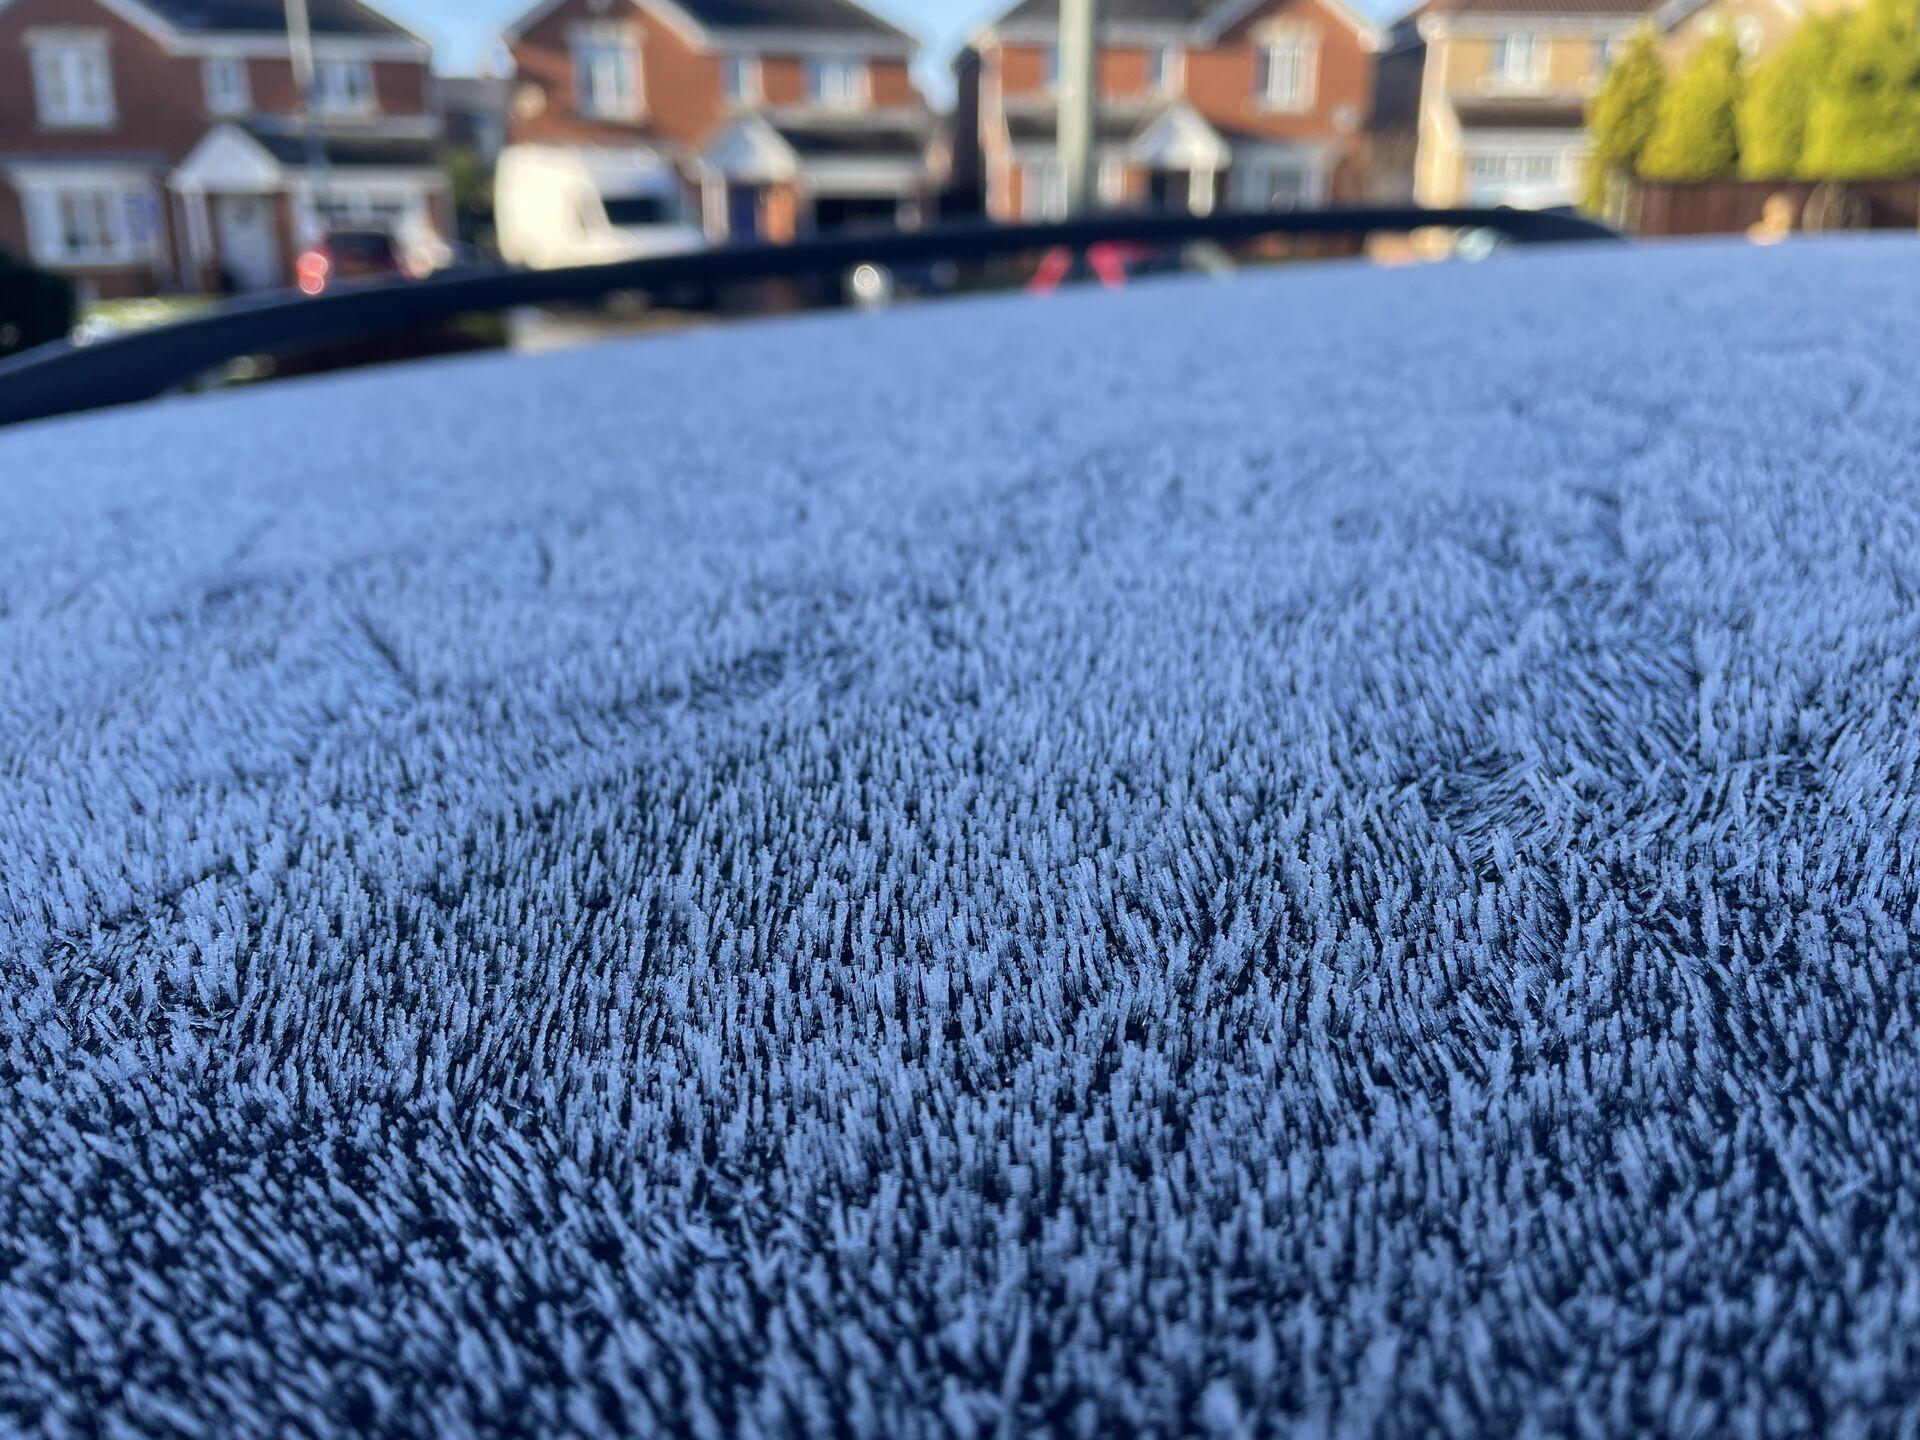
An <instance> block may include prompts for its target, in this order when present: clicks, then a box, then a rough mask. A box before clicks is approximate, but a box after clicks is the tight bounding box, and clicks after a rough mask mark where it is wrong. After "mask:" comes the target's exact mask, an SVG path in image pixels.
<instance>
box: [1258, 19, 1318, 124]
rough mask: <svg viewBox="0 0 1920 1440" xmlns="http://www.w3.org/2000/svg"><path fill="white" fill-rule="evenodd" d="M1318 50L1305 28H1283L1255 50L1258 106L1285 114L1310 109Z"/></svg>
mask: <svg viewBox="0 0 1920 1440" xmlns="http://www.w3.org/2000/svg"><path fill="white" fill-rule="evenodd" d="M1319 51H1320V47H1319V46H1318V45H1317V44H1316V43H1315V41H1314V38H1313V36H1312V35H1310V34H1308V33H1307V32H1306V31H1304V30H1288V31H1283V32H1281V33H1280V34H1277V35H1274V36H1272V37H1271V38H1269V39H1268V40H1267V41H1266V43H1265V44H1263V45H1262V46H1261V47H1260V49H1258V50H1257V51H1255V52H1254V67H1253V93H1254V99H1255V100H1256V101H1257V102H1258V103H1259V105H1260V108H1261V109H1263V110H1274V111H1279V112H1281V113H1284V114H1297V113H1299V112H1300V111H1303V110H1308V109H1311V108H1312V106H1313V96H1314V90H1315V83H1314V82H1315V79H1316V75H1315V72H1316V70H1317V68H1318V63H1319Z"/></svg>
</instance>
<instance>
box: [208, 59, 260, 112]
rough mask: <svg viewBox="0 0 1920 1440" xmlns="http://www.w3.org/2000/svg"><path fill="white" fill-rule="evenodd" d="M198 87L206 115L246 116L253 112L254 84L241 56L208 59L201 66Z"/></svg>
mask: <svg viewBox="0 0 1920 1440" xmlns="http://www.w3.org/2000/svg"><path fill="white" fill-rule="evenodd" d="M200 86H201V89H202V90H203V91H204V92H205V93H206V99H207V113H208V114H209V115H245V114H246V113H247V112H248V111H250V110H252V109H253V82H252V81H251V80H250V79H249V78H248V76H247V57H246V56H244V55H209V56H207V58H206V59H204V60H202V61H201V62H200Z"/></svg>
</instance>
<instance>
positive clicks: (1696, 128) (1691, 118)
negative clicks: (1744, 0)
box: [1640, 32, 1741, 180]
mask: <svg viewBox="0 0 1920 1440" xmlns="http://www.w3.org/2000/svg"><path fill="white" fill-rule="evenodd" d="M1740 87H1741V75H1740V44H1739V42H1738V41H1736V40H1735V39H1734V38H1733V36H1732V35H1730V34H1727V33H1725V32H1722V33H1720V34H1718V35H1713V36H1710V37H1708V38H1707V39H1706V40H1705V41H1704V42H1702V44H1701V46H1700V48H1699V49H1698V50H1696V51H1694V52H1693V55H1692V57H1691V58H1689V59H1688V60H1687V62H1686V63H1685V64H1684V65H1682V66H1681V67H1680V69H1679V71H1678V72H1677V73H1676V74H1675V75H1674V77H1673V79H1672V80H1671V81H1670V82H1668V84H1667V87H1666V90H1665V92H1664V93H1663V94H1662V95H1661V97H1660V106H1659V110H1658V112H1657V116H1656V118H1655V120H1654V125H1653V134H1652V135H1651V136H1650V137H1649V138H1648V140H1647V144H1646V148H1645V150H1643V151H1642V152H1641V155H1640V173H1641V174H1642V175H1645V176H1646V177H1647V178H1648V179H1651V180H1712V179H1716V178H1718V177H1720V176H1723V175H1731V174H1733V173H1734V171H1735V170H1736V169H1737V168H1738V165H1739V161H1740V142H1739V137H1738V135H1737V133H1736V132H1735V129H1734V107H1735V106H1736V104H1737V103H1738V102H1739V99H1740Z"/></svg>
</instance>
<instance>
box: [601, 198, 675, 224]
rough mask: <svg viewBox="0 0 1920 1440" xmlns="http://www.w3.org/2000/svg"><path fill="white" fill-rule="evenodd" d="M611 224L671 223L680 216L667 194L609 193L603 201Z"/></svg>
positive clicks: (608, 221)
mask: <svg viewBox="0 0 1920 1440" xmlns="http://www.w3.org/2000/svg"><path fill="white" fill-rule="evenodd" d="M602 203H603V204H604V205H605V206H606V207H607V223H608V224H610V225H618V226H622V227H624V226H628V225H671V224H673V223H674V222H675V221H677V220H678V219H679V218H680V217H679V214H678V213H677V207H676V206H675V205H674V203H673V200H672V199H671V198H670V197H668V196H665V195H621V196H613V195H609V196H607V197H606V198H605V200H603V201H602Z"/></svg>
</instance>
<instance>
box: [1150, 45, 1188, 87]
mask: <svg viewBox="0 0 1920 1440" xmlns="http://www.w3.org/2000/svg"><path fill="white" fill-rule="evenodd" d="M1179 87H1180V51H1179V49H1178V47H1176V46H1173V45H1162V46H1160V47H1159V48H1158V49H1155V50H1149V51H1148V52H1147V93H1148V94H1150V95H1171V94H1173V93H1174V91H1176V90H1177V89H1179Z"/></svg>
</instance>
